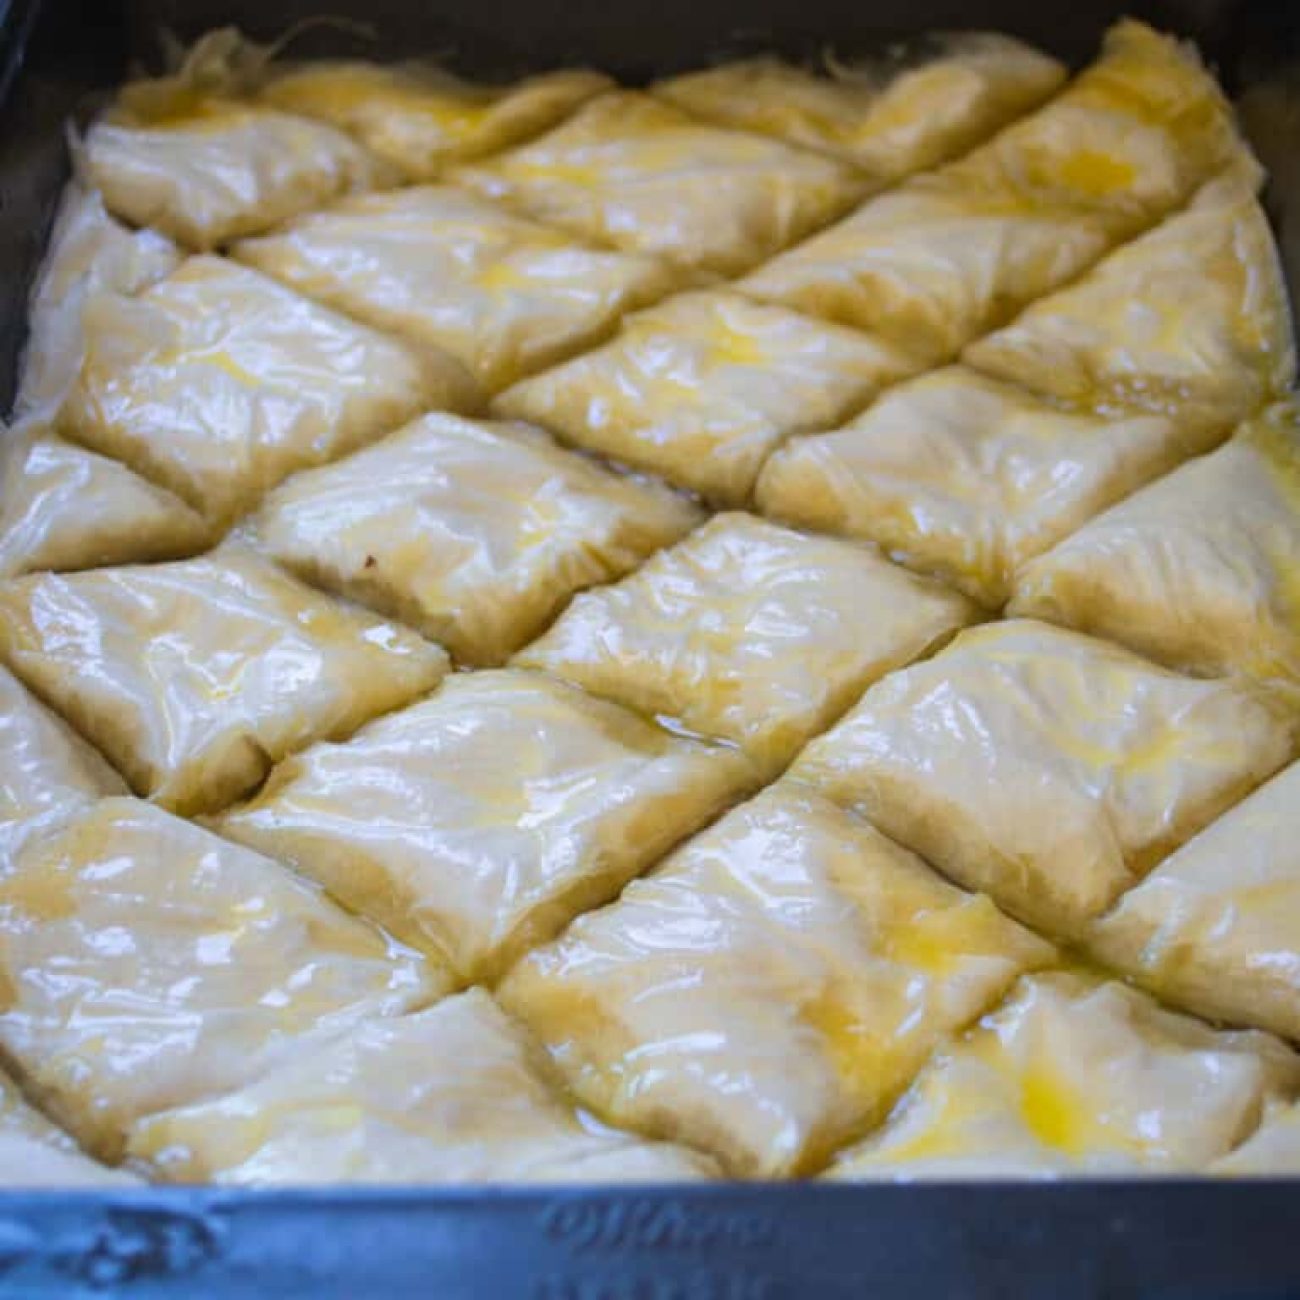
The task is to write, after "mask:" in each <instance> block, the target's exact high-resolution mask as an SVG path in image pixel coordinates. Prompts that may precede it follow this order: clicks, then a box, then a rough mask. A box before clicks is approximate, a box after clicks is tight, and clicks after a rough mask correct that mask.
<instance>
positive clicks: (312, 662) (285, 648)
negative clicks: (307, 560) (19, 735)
mask: <svg viewBox="0 0 1300 1300" xmlns="http://www.w3.org/2000/svg"><path fill="white" fill-rule="evenodd" d="M0 614H2V615H3V618H0V654H3V656H4V657H5V659H6V660H7V661H8V663H9V665H10V667H11V668H13V670H14V671H15V672H16V673H18V674H19V676H21V677H23V678H24V679H25V680H26V681H27V683H28V684H29V685H30V686H31V687H32V688H33V689H34V690H35V691H36V692H37V693H38V694H39V695H41V696H42V697H44V698H45V699H47V700H49V701H50V702H51V703H52V704H53V705H54V707H55V708H57V709H58V710H59V711H60V712H61V713H63V714H64V715H65V716H66V717H67V718H68V719H69V720H70V721H71V722H72V723H73V725H74V726H76V727H77V729H78V730H79V731H81V732H82V734H83V735H85V736H87V737H89V738H90V739H92V740H93V741H94V742H95V744H96V745H97V746H98V747H99V748H100V749H102V750H103V751H104V753H105V754H107V755H108V756H109V757H110V758H111V759H112V761H113V763H114V765H115V766H116V767H117V768H118V769H119V770H120V771H122V772H123V773H124V774H125V775H126V777H127V779H128V780H129V781H130V782H131V785H132V787H133V788H134V789H135V791H136V792H137V793H139V794H147V795H150V796H152V797H153V798H155V799H157V800H158V801H159V802H161V803H163V804H164V805H166V806H167V807H170V808H173V809H175V810H177V811H180V812H186V813H192V812H202V811H211V810H213V809H216V808H219V807H221V806H222V805H223V804H226V803H229V802H230V801H231V800H232V799H235V798H237V797H238V796H239V795H241V794H244V793H245V792H246V791H248V790H249V789H250V788H252V787H253V786H254V785H256V784H257V782H258V781H260V780H261V779H262V777H263V776H265V775H266V772H267V771H268V769H269V768H270V766H271V764H272V763H274V762H275V761H276V760H277V759H279V758H281V757H283V755H284V754H286V753H288V752H289V751H290V750H292V749H294V748H297V747H298V746H300V745H304V744H306V743H308V742H309V741H312V740H315V739H319V738H323V737H327V736H338V735H345V734H347V733H349V732H351V731H353V730H355V729H356V728H357V727H358V726H360V725H361V723H363V722H365V721H366V720H367V719H368V718H371V717H373V716H375V715H376V714H379V713H383V712H386V711H387V710H388V709H392V708H395V707H397V706H398V705H401V704H404V703H406V702H407V701H408V700H411V699H414V698H415V697H416V696H418V695H420V694H422V693H423V692H424V691H427V690H429V689H431V688H432V687H433V685H434V684H435V683H436V682H437V681H438V679H439V678H440V677H441V676H442V674H443V673H444V672H445V671H446V669H447V657H446V655H445V653H444V652H443V651H442V650H441V649H439V648H438V647H437V646H435V645H431V644H430V643H429V642H427V641H424V640H422V639H421V638H419V637H417V636H416V635H415V634H414V633H413V632H409V631H407V630H406V629H404V628H399V627H397V626H396V625H394V624H392V623H386V622H382V621H381V620H379V619H377V618H373V617H371V616H370V615H368V614H365V613H362V612H361V611H359V610H356V609H354V608H352V607H350V606H346V605H342V604H340V603H338V602H337V601H334V600H331V599H329V598H328V597H325V596H321V595H318V594H317V593H316V592H314V591H312V590H311V589H310V588H308V587H304V586H303V585H301V584H300V583H298V582H295V581H294V580H293V579H291V578H289V577H287V576H285V575H284V574H282V573H281V572H280V571H279V570H277V569H276V568H274V567H273V566H272V565H270V564H269V563H267V562H266V561H264V560H261V559H259V558H258V557H257V556H255V555H253V554H252V553H250V552H247V551H244V550H242V549H235V548H233V547H232V548H229V549H225V550H223V551H222V552H220V553H216V554H214V555H212V556H208V557H204V558H202V559H197V560H182V561H179V562H177V563H174V564H159V565H153V566H139V567H129V568H121V569H100V570H96V571H94V572H90V573H76V574H68V575H64V576H54V575H48V574H47V575H41V576H36V577H30V578H21V579H19V580H17V581H15V582H12V583H10V584H9V585H8V586H7V587H5V588H4V589H3V590H2V591H0Z"/></svg>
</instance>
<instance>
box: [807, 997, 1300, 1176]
mask: <svg viewBox="0 0 1300 1300" xmlns="http://www.w3.org/2000/svg"><path fill="white" fill-rule="evenodd" d="M1297 1086H1300V1058H1298V1057H1296V1055H1295V1054H1294V1053H1293V1052H1292V1051H1291V1050H1290V1049H1289V1048H1287V1047H1285V1046H1284V1045H1283V1044H1282V1043H1280V1042H1279V1041H1278V1040H1277V1039H1273V1038H1269V1037H1267V1036H1266V1035H1263V1034H1241V1033H1238V1034H1230V1033H1220V1032H1216V1031H1215V1030H1212V1029H1210V1028H1209V1027H1208V1026H1206V1025H1203V1024H1201V1023H1200V1022H1199V1021H1195V1020H1191V1019H1189V1018H1188V1017H1185V1016H1179V1015H1174V1014H1172V1013H1170V1012H1167V1011H1164V1010H1162V1009H1161V1008H1160V1007H1159V1006H1157V1005H1156V1003H1154V1002H1152V1001H1151V1000H1150V999H1149V998H1147V997H1145V996H1144V995H1143V994H1141V993H1138V992H1136V991H1134V990H1132V989H1129V988H1127V987H1126V986H1124V985H1122V984H1117V983H1106V984H1101V985H1098V984H1096V982H1095V981H1091V980H1086V979H1082V978H1079V977H1075V976H1071V975H1066V974H1051V975H1041V976H1030V977H1028V978H1026V979H1025V980H1024V981H1022V984H1021V986H1020V989H1019V991H1018V993H1017V996H1016V997H1015V998H1013V999H1012V1001H1011V1002H1009V1003H1008V1004H1007V1005H1006V1006H1005V1007H1004V1008H1002V1010H1000V1011H999V1012H998V1013H997V1014H996V1015H993V1016H989V1017H988V1018H987V1019H986V1020H984V1021H983V1022H982V1023H981V1025H980V1026H979V1027H978V1028H976V1029H974V1030H972V1031H971V1032H970V1033H969V1034H967V1035H966V1036H965V1037H964V1038H962V1039H961V1040H959V1041H958V1042H957V1043H956V1044H955V1045H954V1046H952V1047H951V1048H949V1049H948V1050H947V1051H945V1052H943V1053H941V1054H940V1055H938V1056H937V1057H936V1058H935V1059H934V1061H933V1062H932V1063H931V1064H930V1065H929V1066H928V1067H927V1068H926V1070H925V1071H924V1072H923V1073H922V1074H921V1076H920V1077H919V1078H918V1080H917V1082H916V1084H915V1086H914V1087H913V1088H912V1090H911V1092H910V1093H909V1094H908V1095H907V1096H906V1097H905V1098H904V1100H903V1101H902V1103H901V1104H900V1105H899V1107H898V1108H897V1110H896V1111H895V1113H894V1115H893V1116H892V1117H891V1118H890V1121H889V1123H888V1124H887V1125H886V1126H885V1127H884V1129H882V1130H881V1131H880V1133H878V1134H877V1135H875V1136H873V1137H872V1138H871V1139H869V1140H868V1141H867V1142H866V1143H864V1144H863V1145H862V1146H860V1147H858V1148H857V1149H851V1150H849V1151H847V1152H846V1153H844V1154H843V1156H842V1157H841V1158H840V1161H839V1162H838V1164H837V1165H836V1166H835V1168H834V1169H833V1171H832V1177H834V1178H837V1179H841V1180H845V1181H865V1180H880V1179H889V1180H898V1181H912V1180H917V1179H930V1178H941V1179H943V1178H952V1179H960V1178H1059V1177H1063V1176H1068V1175H1071V1174H1072V1175H1074V1176H1076V1177H1077V1176H1087V1175H1092V1176H1094V1177H1097V1176H1112V1177H1113V1176H1118V1175H1127V1176H1132V1175H1134V1174H1143V1173H1159V1172H1165V1173H1176V1172H1180V1171H1181V1172H1194V1171H1199V1170H1202V1169H1204V1168H1205V1166H1206V1165H1208V1164H1209V1163H1210V1162H1211V1161H1213V1160H1215V1159H1216V1158H1217V1157H1220V1156H1223V1155H1226V1154H1227V1153H1228V1152H1230V1151H1231V1150H1232V1149H1233V1147H1234V1146H1236V1145H1237V1144H1238V1143H1239V1142H1241V1141H1243V1140H1244V1139H1245V1138H1246V1137H1248V1136H1249V1135H1250V1133H1251V1131H1252V1129H1253V1128H1254V1126H1255V1124H1256V1123H1257V1122H1258V1117H1259V1114H1260V1111H1261V1110H1262V1109H1263V1108H1264V1107H1266V1106H1268V1105H1270V1104H1276V1103H1277V1102H1278V1101H1279V1100H1280V1099H1281V1098H1283V1097H1286V1096H1291V1095H1294V1093H1295V1090H1296V1088H1297Z"/></svg>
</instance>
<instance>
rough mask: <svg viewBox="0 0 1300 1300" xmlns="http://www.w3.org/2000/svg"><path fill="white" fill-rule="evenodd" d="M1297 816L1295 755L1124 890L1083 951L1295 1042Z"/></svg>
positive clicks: (1299, 913) (1299, 1007) (1299, 918)
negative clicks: (1287, 763) (1283, 768)
mask: <svg viewBox="0 0 1300 1300" xmlns="http://www.w3.org/2000/svg"><path fill="white" fill-rule="evenodd" d="M1297 814H1300V763H1297V764H1293V765H1292V766H1290V767H1288V768H1287V769H1286V770H1285V771H1283V772H1282V773H1281V774H1280V775H1278V776H1275V777H1274V778H1273V779H1272V780H1271V781H1269V782H1268V783H1267V784H1265V785H1263V786H1261V787H1260V788H1259V789H1258V790H1256V791H1255V792H1254V794H1252V795H1251V796H1250V797H1249V798H1248V799H1246V800H1245V801H1244V802H1242V803H1240V804H1238V805H1237V806H1236V807H1235V808H1233V809H1231V810H1230V811H1229V812H1227V813H1225V814H1224V815H1223V816H1222V817H1221V818H1220V819H1219V820H1218V821H1216V822H1215V823H1214V824H1213V825H1212V826H1209V827H1207V828H1206V829H1205V830H1203V831H1202V832H1201V833H1200V834H1199V835H1197V836H1196V837H1195V838H1194V839H1192V840H1190V841H1189V842H1188V843H1187V844H1184V845H1183V847H1182V848H1181V849H1179V850H1178V852H1177V853H1174V854H1172V855H1171V856H1170V857H1168V858H1166V859H1165V861H1164V862H1162V863H1161V864H1160V865H1159V866H1158V867H1157V868H1156V869H1155V870H1154V871H1153V872H1152V873H1151V874H1150V875H1149V876H1148V877H1147V878H1146V879H1145V880H1144V881H1143V882H1142V883H1141V884H1140V885H1138V886H1137V887H1136V888H1135V889H1132V890H1130V891H1129V892H1128V893H1127V894H1125V895H1124V897H1123V898H1121V899H1120V901H1119V904H1118V905H1117V906H1116V907H1115V909H1114V911H1112V912H1110V913H1108V914H1107V915H1106V916H1105V917H1103V918H1102V919H1101V920H1100V921H1098V922H1097V924H1096V925H1095V926H1094V927H1093V929H1092V931H1091V933H1090V935H1089V946H1090V948H1091V950H1092V952H1093V953H1095V954H1096V955H1097V956H1098V957H1099V958H1100V959H1101V960H1103V961H1105V962H1106V963H1107V964H1108V965H1110V966H1112V967H1114V968H1115V969H1117V970H1122V971H1123V972H1124V973H1125V974H1127V975H1130V976H1132V977H1133V978H1135V979H1137V980H1139V981H1140V982H1141V983H1143V984H1144V985H1146V987H1147V988H1149V989H1150V990H1151V991H1152V992H1153V993H1155V994H1157V995H1158V996H1159V997H1161V998H1164V999H1166V1000H1167V1001H1170V1002H1175V1003H1177V1004H1179V1005H1180V1006H1183V1007H1186V1008H1187V1010H1189V1011H1195V1012H1197V1013H1198V1014H1199V1015H1202V1016H1205V1017H1207V1018H1209V1019H1213V1020H1224V1021H1227V1022H1229V1023H1231V1024H1238V1025H1255V1026H1258V1027H1259V1028H1260V1029H1271V1030H1273V1031H1274V1032H1275V1033H1279V1034H1281V1035H1283V1036H1284V1037H1286V1038H1291V1039H1296V1040H1300V835H1298V834H1297V827H1298V825H1300V823H1298V820H1297Z"/></svg>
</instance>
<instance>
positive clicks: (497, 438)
mask: <svg viewBox="0 0 1300 1300" xmlns="http://www.w3.org/2000/svg"><path fill="white" fill-rule="evenodd" d="M699 519H700V514H699V512H698V511H697V510H696V509H695V508H694V507H693V506H692V505H691V504H690V503H689V502H688V501H687V500H686V499H685V498H684V497H680V496H677V495H676V494H674V493H672V492H670V491H668V490H666V489H664V488H663V487H661V486H659V485H657V484H653V483H650V482H641V481H638V480H635V479H630V478H626V477H619V476H616V475H614V474H612V473H610V472H608V471H607V470H605V469H603V468H601V467H600V466H599V465H597V464H596V463H595V462H593V461H590V460H587V459H585V458H583V457H580V456H575V455H574V454H572V453H571V452H568V451H564V450H562V449H560V448H559V447H557V446H555V444H554V443H552V442H551V440H550V438H549V437H547V435H546V434H544V433H542V432H541V431H540V430H537V429H530V428H528V427H526V426H523V425H517V424H516V425H509V424H502V423H496V424H491V423H485V422H473V421H469V420H463V419H459V418H457V417H455V416H451V415H428V416H425V417H424V418H423V419H421V420H418V421H417V422H416V423H414V424H412V425H410V426H408V427H407V428H406V429H404V430H403V431H402V432H400V433H397V434H394V435H393V436H392V437H390V438H386V439H384V441H383V442H381V443H378V444H377V445H376V446H373V447H371V448H369V449H367V450H365V451H362V452H359V453H358V454H357V455H355V456H352V457H350V458H349V459H347V460H344V461H342V462H340V463H339V464H337V465H333V466H331V467H329V468H327V469H321V470H315V471H311V472H308V473H305V474H300V475H298V476H297V477H296V478H294V479H293V480H292V481H291V482H289V483H286V484H284V485H283V486H282V487H281V488H280V489H279V490H278V491H276V492H275V493H274V494H273V495H272V496H271V498H270V499H269V500H268V501H267V503H266V506H265V508H264V510H263V512H262V516H261V520H260V528H259V535H260V537H261V539H262V541H263V543H264V544H265V546H266V547H267V549H268V550H269V551H270V552H271V553H272V554H273V555H274V556H275V557H276V559H278V560H280V561H281V562H282V563H284V564H286V565H288V566H289V567H290V568H293V569H295V570H297V571H298V572H299V573H301V574H303V576H305V577H307V578H308V579H309V580H312V581H316V582H318V583H320V584H322V585H324V586H326V587H328V588H330V590H332V591H337V592H340V593H342V594H344V595H347V596H351V597H353V598H355V599H357V600H359V601H361V602H362V603H363V604H366V605H369V606H371V607H372V608H375V609H378V610H380V611H382V612H384V613H387V614H390V615H392V616H394V617H396V618H400V619H402V620H403V621H404V622H406V623H408V624H410V625H411V626H412V627H415V628H417V629H419V630H420V631H421V632H423V633H425V635H427V636H430V637H432V638H434V639H435V640H437V641H439V642H441V643H442V644H443V645H445V646H447V647H448V648H449V649H450V650H451V652H452V653H453V654H454V655H455V656H456V658H457V660H458V661H459V662H461V663H470V664H479V665H481V664H494V663H500V662H502V661H503V660H504V659H505V658H506V657H507V656H509V654H510V653H511V652H512V651H513V650H516V649H517V648H518V647H519V646H521V645H523V644H524V642H525V641H528V640H529V639H530V638H531V637H533V636H535V635H536V634H537V633H538V632H539V631H540V630H541V629H542V628H543V627H544V626H545V625H546V623H547V622H549V621H550V619H551V618H552V617H553V616H554V615H555V614H556V612H557V611H558V610H560V609H561V608H563V606H564V603H565V601H567V600H568V598H569V597H570V596H571V595H572V594H573V593H574V592H575V591H577V590H579V589H580V588H582V587H588V586H591V585H592V584H593V583H597V582H603V581H608V580H609V579H612V578H617V577H620V576H621V575H622V574H624V573H626V572H627V571H628V570H629V569H632V568H635V567H636V566H637V564H639V563H640V562H641V561H642V560H643V559H644V558H645V557H646V556H647V555H649V554H650V553H651V552H653V551H655V550H657V549H658V548H659V547H661V546H665V545H667V544H669V543H671V542H674V541H676V540H677V538H678V537H680V536H681V535H682V534H683V533H684V532H686V531H687V530H688V529H690V528H691V527H692V526H693V525H694V524H696V523H697V522H698V521H699Z"/></svg>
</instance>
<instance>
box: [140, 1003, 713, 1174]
mask: <svg viewBox="0 0 1300 1300" xmlns="http://www.w3.org/2000/svg"><path fill="white" fill-rule="evenodd" d="M129 1149H130V1153H131V1155H132V1156H133V1157H134V1158H135V1159H136V1160H137V1161H143V1162H145V1163H146V1164H147V1165H148V1167H150V1168H151V1169H152V1170H153V1171H154V1172H155V1173H156V1174H157V1175H158V1176H160V1177H162V1178H163V1179H166V1180H168V1181H172V1182H209V1181H210V1182H215V1183H218V1184H238V1185H243V1186H273V1185H277V1184H290V1185H292V1184H330V1183H381V1184H399V1183H421V1184H425V1185H431V1184H438V1183H459V1184H466V1183H515V1184H517V1183H572V1182H582V1183H618V1182H673V1183H680V1182H687V1181H694V1180H697V1179H706V1178H709V1177H711V1176H712V1175H713V1173H714V1169H713V1165H712V1162H711V1161H710V1160H709V1159H708V1158H707V1157H706V1156H702V1155H698V1154H696V1153H695V1152H692V1151H689V1150H686V1149H685V1148H681V1147H674V1146H670V1145H668V1144H667V1143H661V1142H648V1141H645V1140H643V1139H640V1138H637V1137H635V1136H632V1135H629V1134H625V1133H616V1132H614V1131H613V1130H609V1129H605V1128H603V1127H601V1126H599V1125H596V1124H594V1123H592V1122H591V1121H590V1120H587V1119H586V1118H585V1117H581V1116H579V1114H578V1113H577V1112H576V1111H575V1110H574V1108H573V1107H572V1105H571V1104H570V1103H569V1102H567V1101H566V1100H565V1099H564V1098H563V1095H562V1093H561V1092H560V1090H559V1089H558V1088H557V1087H556V1086H555V1084H554V1080H553V1075H552V1071H551V1069H550V1067H549V1065H548V1064H547V1062H546V1060H545V1058H544V1055H543V1054H542V1053H541V1051H540V1050H539V1049H538V1047H537V1045H536V1044H535V1043H533V1042H532V1041H531V1040H530V1039H529V1037H528V1035H527V1034H526V1033H525V1032H524V1031H523V1030H522V1029H521V1028H520V1026H518V1025H517V1024H515V1023H514V1022H512V1021H511V1020H510V1018H509V1017H507V1016H506V1015H505V1014H503V1013H502V1011H501V1010H500V1008H498V1007H497V1006H496V1004H495V1003H494V1002H493V1001H492V999H491V997H490V996H489V995H488V994H487V993H485V992H484V991H483V990H482V989H471V990H470V991H469V992H466V993H461V994H458V995H456V996H455V997H451V998H447V999H445V1000H444V1001H443V1002H441V1003H439V1004H438V1005H437V1006H435V1007H433V1008H431V1009H430V1010H427V1011H422V1012H419V1013H417V1014H415V1015H408V1016H402V1017H398V1018H393V1019H385V1020H371V1021H368V1022H366V1023H364V1024H361V1025H358V1026H356V1027H355V1028H353V1029H351V1030H349V1031H347V1032H346V1033H344V1034H342V1035H340V1036H338V1037H336V1038H335V1039H334V1041H332V1042H330V1043H328V1044H326V1045H323V1046H321V1047H319V1048H315V1049H313V1050H311V1051H309V1052H306V1053H304V1054H302V1055H301V1056H300V1057H299V1058H298V1059H295V1060H292V1061H288V1062H286V1063H285V1064H283V1065H281V1066H280V1067H279V1068H277V1069H275V1070H273V1071H271V1072H270V1073H268V1074H267V1075H266V1076H265V1077H264V1078H262V1079H260V1080H258V1081H257V1082H255V1083H252V1084H250V1085H249V1086H247V1087H245V1088H242V1089H241V1090H239V1091H237V1092H234V1093H231V1094H229V1095H227V1096H224V1097H219V1098H216V1099H214V1100H211V1101H206V1102H201V1103H199V1104H197V1105H193V1106H187V1107H183V1108H181V1109H177V1110H173V1111H169V1112H166V1113H164V1114H161V1115H157V1116H153V1117H151V1118H148V1119H145V1120H142V1121H141V1122H140V1123H138V1124H137V1125H136V1126H135V1128H134V1130H133V1132H132V1134H131V1140H130V1148H129Z"/></svg>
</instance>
